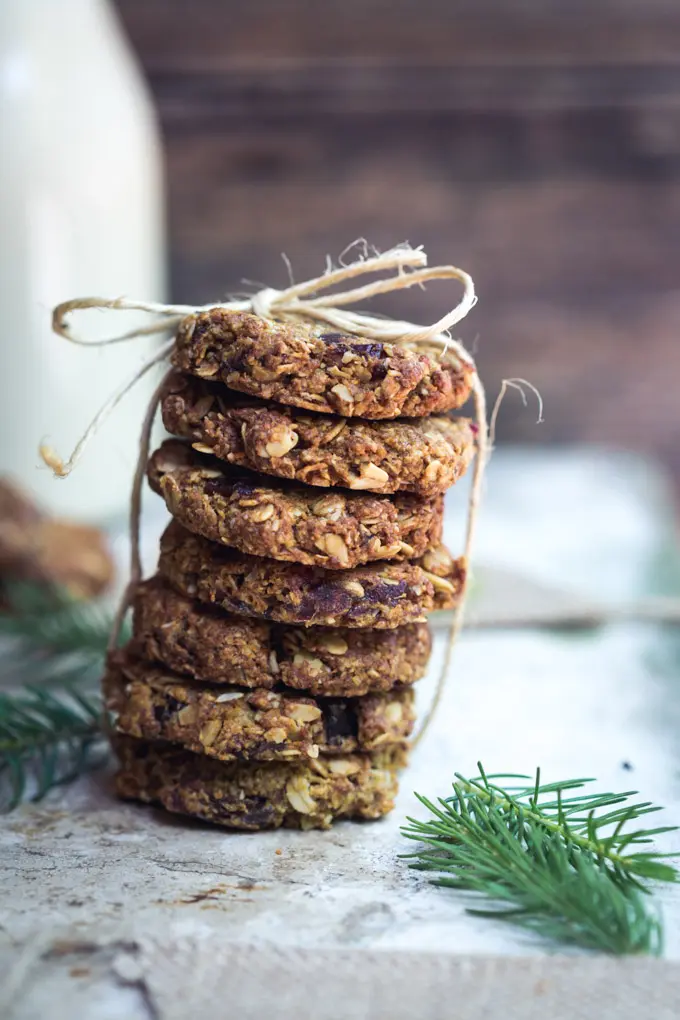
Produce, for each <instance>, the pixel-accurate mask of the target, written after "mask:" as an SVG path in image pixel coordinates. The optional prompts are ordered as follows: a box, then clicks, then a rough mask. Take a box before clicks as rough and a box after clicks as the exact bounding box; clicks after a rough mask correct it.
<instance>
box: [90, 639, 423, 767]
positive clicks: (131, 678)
mask: <svg viewBox="0 0 680 1020" xmlns="http://www.w3.org/2000/svg"><path fill="white" fill-rule="evenodd" d="M103 687H104V696H105V700H106V705H107V707H108V708H109V710H110V711H111V712H113V714H114V716H115V717H116V728H117V729H118V730H119V731H120V732H121V733H125V734H127V735H128V736H130V737H142V738H144V739H145V740H167V741H169V742H170V743H173V744H181V745H182V747H185V748H187V750H189V751H195V752H196V753H197V754H207V755H209V756H210V757H212V758H220V759H222V760H223V761H274V760H283V761H285V760H289V759H295V758H316V757H318V755H319V753H321V754H333V753H342V754H345V753H349V752H352V751H376V750H378V748H380V747H386V746H388V745H389V744H401V743H404V742H405V740H406V738H407V737H408V736H409V734H410V733H411V731H412V729H413V722H414V713H413V691H412V690H410V689H408V688H405V689H404V690H401V691H393V692H390V693H389V694H367V695H365V696H364V697H363V698H318V699H314V698H310V697H306V696H305V695H302V694H294V693H293V692H291V691H285V690H284V691H271V690H265V689H264V688H261V687H258V688H255V689H245V690H244V689H242V688H235V687H228V688H225V687H224V686H222V687H217V686H212V685H209V684H197V683H195V682H192V681H188V680H186V679H185V678H183V677H180V676H177V675H176V674H170V673H168V672H167V671H163V670H162V669H161V667H159V666H154V665H151V664H149V663H145V662H143V661H142V660H141V659H135V658H133V657H131V656H130V655H129V654H127V653H125V652H119V653H117V654H116V655H114V656H111V657H110V659H109V664H108V667H107V671H106V674H105V677H104V683H103Z"/></svg>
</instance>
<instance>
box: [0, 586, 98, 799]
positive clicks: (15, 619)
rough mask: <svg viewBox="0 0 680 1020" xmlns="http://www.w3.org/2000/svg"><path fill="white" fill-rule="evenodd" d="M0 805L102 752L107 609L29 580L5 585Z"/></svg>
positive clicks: (50, 783) (42, 790)
mask: <svg viewBox="0 0 680 1020" xmlns="http://www.w3.org/2000/svg"><path fill="white" fill-rule="evenodd" d="M3 597H4V599H5V601H6V602H8V603H9V606H10V611H9V612H6V613H2V614H0V640H1V641H2V658H1V660H0V661H1V663H2V674H1V675H0V809H5V810H11V809H12V808H14V807H16V805H17V804H19V803H20V802H21V801H22V800H24V799H26V798H31V799H33V800H38V799H40V798H41V797H43V796H44V795H45V794H46V793H47V792H48V790H50V789H52V787H54V786H56V785H57V784H59V783H64V782H68V781H69V780H70V779H73V778H75V777H76V776H78V775H80V774H81V773H82V772H84V771H85V770H86V769H88V768H90V767H91V766H92V765H93V764H94V763H95V762H96V761H98V760H99V758H100V757H101V755H100V754H99V751H100V750H101V748H102V741H101V728H102V709H101V701H100V698H99V693H98V687H99V681H100V679H101V676H102V670H103V666H104V658H105V655H106V644H107V641H108V635H109V633H110V630H111V618H110V615H109V614H108V613H107V612H106V611H105V610H104V609H102V608H101V607H99V606H97V605H95V604H93V603H82V602H74V601H72V600H70V599H68V598H67V597H65V596H58V595H56V594H55V593H54V592H47V591H45V589H43V588H40V587H37V586H32V585H16V586H12V587H11V588H7V589H6V588H3Z"/></svg>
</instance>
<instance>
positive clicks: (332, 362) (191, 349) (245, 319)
mask: <svg viewBox="0 0 680 1020" xmlns="http://www.w3.org/2000/svg"><path fill="white" fill-rule="evenodd" d="M172 360H173V364H174V365H175V367H176V368H179V369H180V370H181V371H183V372H188V373H189V374H191V375H196V376H199V377H200V378H202V379H213V380H215V381H218V380H219V381H220V382H222V383H224V384H225V385H226V386H228V387H229V388H230V389H233V390H238V391H239V392H241V393H249V394H251V395H252V396H255V397H261V398H263V399H265V400H276V401H278V402H279V403H281V404H288V405H291V406H293V407H304V408H307V409H308V410H310V411H321V412H323V413H326V414H340V415H342V416H343V417H344V418H354V417H357V418H371V419H377V418H397V417H399V416H407V417H409V416H412V417H417V418H420V417H423V416H425V415H430V414H441V413H442V412H445V411H450V410H452V409H453V408H456V407H461V406H462V405H463V404H464V403H465V401H466V400H467V398H468V397H469V395H470V392H471V385H472V379H473V375H474V370H473V367H472V365H471V364H469V363H468V362H465V361H462V360H461V359H460V358H459V357H458V356H457V355H456V354H454V353H453V352H452V351H449V352H447V353H446V354H445V355H440V354H436V355H435V354H434V353H432V352H431V353H429V354H425V353H422V348H421V349H420V350H419V349H418V347H417V345H414V346H412V347H409V346H408V345H406V344H396V343H378V342H376V341H374V340H366V339H362V338H361V337H356V336H345V335H343V334H341V333H334V332H332V331H329V330H327V329H324V328H323V327H319V326H315V325H307V324H305V323H302V322H294V323H288V322H275V321H273V320H271V319H262V318H259V317H258V316H256V315H252V314H250V313H249V312H233V311H229V310H228V309H226V308H212V309H210V310H209V311H205V312H197V313H195V314H192V315H189V316H187V318H186V319H184V320H183V322H182V323H181V325H180V328H179V331H178V334H177V340H176V344H175V351H174V354H173V359H172Z"/></svg>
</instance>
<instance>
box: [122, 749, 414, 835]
mask: <svg viewBox="0 0 680 1020" xmlns="http://www.w3.org/2000/svg"><path fill="white" fill-rule="evenodd" d="M114 746H115V750H116V753H117V755H118V758H119V760H120V770H119V772H118V775H117V776H116V790H117V793H118V795H119V796H120V797H124V798H125V799H129V800H141V801H145V802H146V803H149V804H160V805H162V806H163V807H164V808H165V809H166V811H173V812H175V813H177V814H182V815H188V816H190V817H192V818H202V819H203V820H204V821H206V822H214V823H215V824H217V825H224V826H226V827H227V828H230V829H244V830H247V831H256V830H258V829H278V828H280V827H281V826H283V827H285V828H288V829H328V828H330V826H331V823H332V822H333V821H334V820H335V819H337V818H380V817H381V816H382V815H386V814H387V813H388V812H389V811H391V810H392V808H393V807H394V798H395V797H396V794H397V775H396V773H397V769H399V768H402V767H403V766H404V765H405V764H406V752H405V751H404V750H403V749H402V748H390V749H388V750H384V751H379V752H377V753H375V754H351V755H344V756H341V757H340V756H339V757H329V758H316V759H306V760H305V761H304V762H303V761H300V762H293V763H290V762H269V763H260V764H245V765H244V764H241V763H235V762H222V761H218V760H217V759H216V758H208V757H205V756H204V755H197V754H192V753H191V752H190V751H184V750H182V749H178V748H175V747H173V746H172V745H170V744H150V743H148V742H147V741H144V740H135V739H133V738H130V737H122V736H121V737H116V738H115V742H114Z"/></svg>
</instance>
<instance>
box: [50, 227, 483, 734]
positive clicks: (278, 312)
mask: <svg viewBox="0 0 680 1020" xmlns="http://www.w3.org/2000/svg"><path fill="white" fill-rule="evenodd" d="M375 273H389V274H391V275H388V276H386V277H384V278H382V279H377V280H371V281H370V282H368V283H365V284H363V285H361V286H354V287H350V288H348V289H344V290H342V289H341V290H337V291H334V292H333V293H331V294H328V293H320V292H322V291H328V290H329V289H330V288H334V287H342V285H344V284H347V282H348V281H351V280H355V279H356V278H357V277H361V276H365V275H366V274H375ZM433 280H458V281H459V282H460V283H462V285H463V296H462V298H461V300H460V301H459V302H458V304H457V305H456V306H455V307H454V308H452V309H451V311H450V312H448V313H447V314H446V315H444V316H442V318H440V319H439V320H438V321H437V322H435V323H433V324H432V325H431V326H418V325H415V324H414V323H411V322H400V321H396V320H393V319H388V318H380V317H379V316H377V315H371V314H368V313H366V312H359V311H353V310H351V309H350V308H348V306H350V305H356V304H357V303H359V302H362V301H366V300H368V299H370V298H373V297H376V296H378V295H380V294H389V293H392V292H394V291H398V290H405V289H407V288H409V287H414V286H422V285H423V284H425V283H427V282H430V281H433ZM476 302H477V297H476V295H475V289H474V284H473V281H472V278H471V277H470V276H469V275H468V274H467V273H465V272H463V270H462V269H458V268H456V267H455V266H433V267H432V268H429V267H428V266H427V255H426V254H425V252H424V251H423V250H422V248H411V247H410V246H408V245H400V246H398V247H396V248H392V249H390V250H389V251H386V252H383V253H377V254H374V255H370V256H369V255H368V253H367V248H366V245H365V243H364V251H363V254H361V255H360V257H359V258H357V259H356V260H355V261H353V262H350V263H349V264H348V265H340V266H339V267H333V266H332V265H329V266H328V267H327V269H326V272H325V273H324V274H323V275H322V276H318V277H315V278H314V279H311V280H307V281H305V282H304V283H298V284H291V286H290V287H287V288H286V289H284V290H276V289H274V288H272V287H266V288H264V289H262V290H260V291H258V292H257V293H255V294H253V295H251V296H249V297H246V298H240V299H235V300H231V299H229V300H227V301H226V302H217V303H213V304H210V305H202V306H198V307H196V306H192V305H167V304H157V303H153V302H147V301H134V300H129V299H127V298H114V299H107V298H97V297H89V298H75V299H73V300H70V301H65V302H63V303H62V304H60V305H57V307H56V308H55V309H54V312H53V314H52V328H53V330H54V332H55V333H57V334H59V335H60V336H62V337H64V338H65V339H66V340H68V341H70V342H71V343H75V344H82V345H84V346H92V345H94V346H103V347H105V346H108V345H110V344H118V343H125V342H127V341H131V340H134V339H136V338H138V337H144V336H151V335H153V334H155V333H165V332H168V331H169V330H172V331H173V332H174V331H176V329H177V327H178V326H179V324H180V323H181V322H182V320H183V319H184V318H185V317H186V316H188V315H192V314H195V313H197V312H201V311H207V310H209V309H212V308H215V307H221V308H226V309H228V310H229V311H245V312H253V313H254V314H255V315H258V316H262V317H264V318H274V319H283V320H285V319H300V320H304V321H310V320H311V321H314V322H319V323H325V324H327V325H330V326H332V327H333V328H334V329H337V330H339V331H341V332H342V333H344V334H346V335H351V336H359V337H362V338H366V339H370V340H377V341H382V342H391V343H396V344H401V345H404V346H408V347H413V348H416V347H417V348H418V349H420V350H424V351H427V353H429V354H431V356H433V357H438V358H441V359H453V358H454V356H455V359H456V360H458V359H459V360H460V361H463V362H465V363H467V364H468V365H469V366H470V368H471V369H472V395H473V400H474V405H475V417H476V421H477V428H478V431H477V458H476V461H475V466H474V470H473V477H472V485H471V487H470V495H469V501H468V515H467V527H466V534H465V544H464V550H463V555H464V558H465V560H466V563H467V564H469V561H470V556H471V553H472V546H473V538H474V532H475V525H476V521H477V512H478V506H479V499H480V495H481V489H482V479H483V475H484V469H485V467H486V462H487V459H488V454H489V451H490V443H489V429H488V422H487V410H486V397H485V393H484V387H483V386H482V383H481V380H480V379H479V376H478V375H477V371H476V367H475V364H474V361H473V359H472V357H471V356H470V354H469V353H468V351H467V350H466V349H465V347H464V346H463V344H461V343H460V342H459V341H457V340H453V339H452V338H451V337H450V336H449V335H448V333H447V331H448V330H449V329H450V328H451V327H452V326H454V325H455V324H456V323H457V322H460V320H461V319H463V318H464V317H465V316H466V315H467V313H468V312H469V311H470V309H471V308H473V307H474V305H475V304H476ZM79 309H110V310H125V311H144V312H149V313H151V314H154V315H156V316H157V319H156V321H155V322H152V323H150V324H149V325H147V326H140V327H137V328H135V329H132V330H129V331H128V332H126V333H122V334H120V335H118V336H113V337H110V338H108V339H104V340H96V341H88V340H86V339H84V338H82V337H79V336H77V335H76V334H74V333H73V331H72V329H71V326H70V323H69V316H70V315H71V313H72V312H74V311H77V310H79ZM174 343H175V341H174V337H173V339H172V340H168V341H166V342H165V343H163V344H162V345H161V346H160V347H159V348H158V350H157V351H155V352H154V354H153V355H152V356H151V357H150V358H148V359H147V360H146V361H145V362H144V363H143V364H142V365H141V366H140V368H139V369H138V370H137V371H136V372H135V373H134V375H133V376H132V377H131V378H130V379H128V380H127V381H126V382H125V383H123V385H122V386H121V387H120V388H119V389H118V390H116V391H115V392H114V393H113V394H112V396H111V397H110V398H109V399H108V400H107V401H106V402H105V404H104V405H103V406H102V407H101V408H100V410H99V411H98V413H97V414H96V416H95V417H94V419H93V420H92V422H91V423H90V425H89V426H88V428H87V429H86V430H85V432H84V433H83V436H82V437H81V439H80V440H79V442H78V443H77V445H76V446H75V448H74V450H73V452H72V454H71V456H70V457H69V458H68V460H67V461H66V462H64V461H63V460H62V459H61V458H60V457H59V456H58V455H57V454H56V453H55V451H54V450H52V449H51V448H49V447H47V446H42V447H41V448H40V455H41V457H42V459H43V461H44V462H45V463H46V464H47V465H48V466H49V467H51V468H52V470H53V471H54V473H55V475H57V476H58V477H61V478H64V477H66V476H67V475H68V474H70V472H71V471H72V470H73V468H74V467H75V465H76V464H77V462H78V460H79V459H80V457H81V455H82V453H83V451H84V449H85V446H86V445H87V443H88V442H89V441H90V439H91V438H92V437H93V436H94V435H95V434H96V432H97V431H98V429H99V427H100V425H101V424H102V423H103V422H104V421H105V420H106V418H107V417H108V416H109V415H110V414H111V412H112V411H113V410H114V409H115V407H116V406H117V405H118V403H119V402H120V401H121V400H122V399H123V397H124V396H125V394H126V393H128V392H129V390H130V389H132V387H134V385H135V384H136V383H137V381H138V380H139V379H141V378H142V377H143V376H144V375H146V374H147V373H148V372H149V371H150V370H151V369H152V368H153V367H154V366H156V365H158V364H160V363H162V362H164V361H166V360H167V359H168V358H169V356H170V354H171V352H172V349H173V347H174ZM168 375H169V373H166V375H165V377H164V379H163V380H162V382H161V383H160V385H159V386H158V387H157V388H156V390H155V392H154V394H153V396H152V398H151V401H150V403H149V406H148V409H147V412H146V415H145V418H144V422H143V426H142V433H141V438H140V450H139V458H138V462H137V468H136V471H135V477H134V481H133V487H132V495H131V503H130V540H131V562H130V580H129V583H128V585H127V588H126V591H125V594H124V596H123V599H122V601H121V604H120V607H119V610H118V613H117V614H116V620H115V624H114V628H113V633H112V635H111V641H110V647H115V645H116V643H117V640H118V635H119V632H120V627H121V624H122V621H123V618H124V616H125V612H126V611H127V608H128V606H129V604H130V600H131V597H132V595H133V593H134V591H135V589H136V587H137V585H138V583H139V582H140V581H141V578H142V569H141V560H140V552H139V521H140V514H141V492H142V482H143V478H144V473H145V470H146V463H147V460H148V455H149V442H150V435H151V429H152V425H153V420H154V417H155V414H156V411H157V408H158V404H159V402H160V399H161V395H162V392H163V388H164V386H165V383H166V380H167V377H168ZM468 579H469V573H468V576H467V578H466V580H465V582H464V585H463V591H462V592H461V597H460V601H459V604H458V607H457V609H456V611H455V613H454V617H453V622H452V626H451V630H450V633H449V640H448V644H447V650H446V655H445V659H444V664H443V667H442V672H441V675H440V677H439V681H438V684H437V690H436V693H435V696H434V699H433V702H432V704H431V706H430V708H429V710H428V712H427V713H426V715H425V718H424V719H423V722H422V724H421V727H420V731H419V733H418V736H417V737H416V741H415V742H417V741H418V740H419V739H420V738H421V737H422V736H423V734H424V733H425V730H426V729H427V727H428V725H429V723H430V722H431V720H432V718H433V717H434V714H435V712H436V710H437V707H438V705H439V702H440V699H441V695H442V693H443V689H444V683H445V680H446V676H447V674H448V669H449V665H450V660H451V654H452V651H453V647H454V644H455V642H456V639H457V637H458V634H459V633H460V630H461V628H462V625H463V613H464V608H465V601H466V595H467V589H468Z"/></svg>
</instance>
